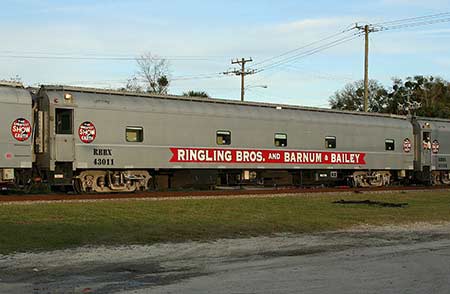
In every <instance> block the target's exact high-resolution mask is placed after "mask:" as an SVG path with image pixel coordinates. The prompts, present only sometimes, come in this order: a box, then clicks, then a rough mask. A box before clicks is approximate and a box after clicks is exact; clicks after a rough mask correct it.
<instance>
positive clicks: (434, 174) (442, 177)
mask: <svg viewBox="0 0 450 294" xmlns="http://www.w3.org/2000/svg"><path fill="white" fill-rule="evenodd" d="M412 123H413V126H414V137H415V142H416V146H415V161H414V170H415V178H416V179H417V180H419V181H421V182H431V183H432V184H450V121H449V120H445V119H438V118H422V117H419V118H414V119H413V120H412Z"/></svg>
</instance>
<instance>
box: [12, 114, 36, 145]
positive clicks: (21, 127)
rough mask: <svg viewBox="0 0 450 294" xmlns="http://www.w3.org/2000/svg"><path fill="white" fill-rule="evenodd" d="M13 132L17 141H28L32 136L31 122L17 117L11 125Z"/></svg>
mask: <svg viewBox="0 0 450 294" xmlns="http://www.w3.org/2000/svg"><path fill="white" fill-rule="evenodd" d="M11 134H12V136H13V137H14V139H16V140H17V141H21V142H23V141H26V140H28V138H30V136H31V124H30V122H29V121H28V120H26V119H24V118H18V119H16V120H15V121H14V122H13V123H12V126H11Z"/></svg>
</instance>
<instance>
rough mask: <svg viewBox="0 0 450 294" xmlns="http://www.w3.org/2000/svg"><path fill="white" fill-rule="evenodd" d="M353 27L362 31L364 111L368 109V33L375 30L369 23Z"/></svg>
mask: <svg viewBox="0 0 450 294" xmlns="http://www.w3.org/2000/svg"><path fill="white" fill-rule="evenodd" d="M355 28H356V29H358V30H360V31H364V37H365V50H364V112H368V111H369V33H373V32H376V31H377V30H375V28H374V27H372V26H371V25H364V26H359V25H358V24H355Z"/></svg>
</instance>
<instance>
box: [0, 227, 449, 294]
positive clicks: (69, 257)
mask: <svg viewBox="0 0 450 294" xmlns="http://www.w3.org/2000/svg"><path fill="white" fill-rule="evenodd" d="M390 270H392V271H393V272H392V273H390ZM356 277H357V278H358V280H357V281H355V278H356ZM377 281H379V282H377ZM356 285H358V287H355V286H356ZM408 287H410V288H411V289H409V288H408ZM424 287H425V288H424ZM430 287H431V288H430ZM408 289H409V290H408ZM430 289H431V290H430ZM299 290H302V291H301V293H330V291H331V292H334V293H449V292H450V223H438V224H428V223H416V224H410V225H404V226H383V227H371V226H360V227H357V228H353V229H350V230H345V231H334V232H326V233H320V234H308V235H306V234H305V235H291V234H280V235H277V236H271V237H254V238H246V239H226V240H225V239H224V240H216V241H213V242H187V243H177V244H155V245H152V246H123V247H96V248H93V247H82V248H76V249H70V250H59V251H52V252H40V253H18V254H13V255H3V256H1V255H0V293H33V294H41V293H46V294H47V293H52V294H53V293H299ZM406 290H407V291H406Z"/></svg>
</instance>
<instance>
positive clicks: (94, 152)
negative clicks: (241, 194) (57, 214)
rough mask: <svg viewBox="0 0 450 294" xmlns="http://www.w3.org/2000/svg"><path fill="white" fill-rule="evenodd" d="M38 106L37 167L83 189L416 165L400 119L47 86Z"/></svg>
mask: <svg viewBox="0 0 450 294" xmlns="http://www.w3.org/2000/svg"><path fill="white" fill-rule="evenodd" d="M37 108H38V114H37V116H38V117H39V118H40V119H39V121H40V122H41V123H40V124H38V131H37V135H36V136H37V137H36V142H38V143H37V144H36V148H35V149H36V150H35V152H36V159H37V167H38V169H39V170H41V171H42V172H43V173H44V174H45V175H46V177H47V179H48V180H49V181H50V182H51V183H52V184H54V185H58V184H59V185H71V184H72V181H73V179H75V181H74V184H75V186H76V188H77V190H78V191H81V192H90V191H95V192H112V191H136V190H145V189H148V188H151V187H155V186H158V187H160V188H178V187H180V188H181V187H187V186H195V185H207V186H217V185H228V186H229V185H240V184H243V183H256V184H261V185H290V184H318V183H319V184H331V183H336V182H345V181H351V183H352V184H353V185H355V186H382V185H387V184H389V183H390V182H391V181H392V180H398V179H405V178H407V177H408V175H409V174H410V173H412V171H413V169H414V159H415V158H414V150H413V145H414V139H415V138H414V137H413V127H412V124H411V122H410V121H409V120H408V119H407V118H406V117H403V116H395V115H381V114H367V113H355V112H343V111H333V110H327V109H315V108H305V107H295V106H288V105H276V104H265V103H250V102H237V101H230V100H222V99H211V98H193V97H179V96H159V95H153V94H151V95H150V94H149V95H146V94H136V93H127V92H121V91H109V90H99V89H88V88H77V87H66V86H43V87H42V88H41V89H40V91H39V93H38V100H37Z"/></svg>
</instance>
